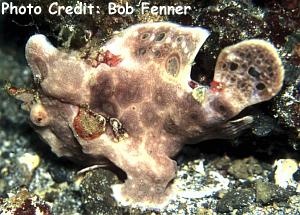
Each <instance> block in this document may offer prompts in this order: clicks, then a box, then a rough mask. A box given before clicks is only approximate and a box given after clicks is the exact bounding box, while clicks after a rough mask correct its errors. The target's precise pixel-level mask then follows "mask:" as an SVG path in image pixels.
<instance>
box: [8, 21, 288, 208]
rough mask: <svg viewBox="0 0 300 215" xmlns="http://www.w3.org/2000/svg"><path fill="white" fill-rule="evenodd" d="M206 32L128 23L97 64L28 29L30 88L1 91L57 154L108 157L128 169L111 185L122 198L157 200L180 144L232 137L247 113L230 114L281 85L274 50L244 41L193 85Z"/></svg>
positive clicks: (82, 159)
mask: <svg viewBox="0 0 300 215" xmlns="http://www.w3.org/2000/svg"><path fill="white" fill-rule="evenodd" d="M208 35H209V33H208V32H207V31H206V30H204V29H202V28H199V27H198V28H189V27H182V26H179V25H175V24H172V23H152V24H140V25H135V26H132V27H130V28H128V29H126V30H124V31H122V32H121V33H120V34H118V35H116V36H115V37H114V38H112V39H111V40H110V41H109V42H108V43H107V44H106V45H105V46H104V47H102V50H103V52H105V51H109V54H108V55H107V53H108V52H106V57H107V56H110V59H109V60H107V59H104V60H103V59H102V61H101V62H102V63H101V62H100V63H97V64H95V65H96V66H95V65H94V66H92V65H89V64H88V63H87V61H84V60H83V59H79V58H78V57H77V55H76V53H68V54H67V53H64V52H61V51H58V50H57V49H56V48H54V47H53V46H52V45H51V44H50V43H49V42H47V40H46V38H45V37H44V36H43V35H35V36H32V37H31V38H30V39H29V41H28V43H27V46H26V58H27V61H28V63H29V66H30V67H31V69H32V72H33V75H34V81H35V83H36V87H37V88H36V89H35V90H21V89H19V90H17V89H14V88H11V87H8V91H9V92H10V94H12V95H14V96H16V97H17V98H18V99H20V100H23V101H24V108H25V109H26V110H28V111H30V112H31V113H30V119H31V121H32V123H33V124H34V127H35V129H36V131H37V132H38V133H39V134H40V135H41V136H42V138H43V139H45V141H46V142H47V143H48V144H49V145H50V146H51V148H52V150H53V151H54V152H55V153H56V154H57V155H58V156H65V157H68V158H70V159H72V160H74V161H76V162H79V163H81V164H84V165H86V166H88V165H92V164H101V163H103V161H105V159H109V160H110V161H111V162H113V163H114V164H115V165H117V166H118V167H120V168H121V169H122V170H123V171H125V172H126V174H127V179H126V181H125V183H124V184H120V185H114V186H113V195H114V197H115V198H116V200H118V201H119V202H121V204H123V205H127V204H129V205H131V206H141V207H162V206H163V205H165V204H166V203H167V202H168V199H169V198H170V197H171V196H172V193H173V191H174V190H175V189H174V188H173V187H172V186H171V182H172V180H173V179H174V178H175V174H176V162H175V161H174V160H172V159H171V158H172V157H174V156H175V155H176V154H177V153H178V152H179V151H180V150H181V148H182V146H183V145H184V144H190V143H197V142H199V141H202V140H205V139H210V138H226V137H228V136H231V135H235V134H236V133H237V132H238V131H240V130H242V129H243V128H245V127H247V125H248V124H249V123H251V121H252V118H251V117H245V118H242V119H240V120H235V121H229V120H230V119H231V118H232V117H234V116H235V115H237V114H238V113H239V112H240V111H241V110H242V109H244V108H245V107H246V106H249V105H252V104H255V103H258V102H261V101H265V100H268V99H270V98H272V97H273V96H274V95H275V94H276V93H277V92H278V91H279V90H280V88H281V85H282V80H283V73H284V72H283V69H282V66H281V61H280V59H279V57H278V55H277V53H276V50H275V48H274V47H273V46H272V45H270V44H269V43H267V42H265V41H261V40H249V41H245V42H241V43H239V44H237V45H235V46H231V47H228V48H226V49H224V50H223V51H222V53H221V54H220V56H219V58H218V61H217V66H216V71H215V77H214V81H213V84H212V86H213V87H211V88H209V87H206V86H199V85H198V84H195V83H194V85H193V88H191V87H190V85H189V82H190V69H191V65H192V63H193V60H194V58H195V55H196V54H197V52H198V50H199V48H200V47H201V45H202V44H203V43H204V41H205V39H206V38H207V37H208ZM106 57H105V58H106ZM107 62H109V63H107Z"/></svg>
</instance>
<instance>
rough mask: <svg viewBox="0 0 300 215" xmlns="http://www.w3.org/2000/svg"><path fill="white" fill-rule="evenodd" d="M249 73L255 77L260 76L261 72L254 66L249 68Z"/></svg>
mask: <svg viewBox="0 0 300 215" xmlns="http://www.w3.org/2000/svg"><path fill="white" fill-rule="evenodd" d="M248 74H249V75H251V76H252V77H254V78H259V76H260V73H259V72H258V71H257V70H256V69H255V68H254V67H252V66H251V67H250V69H249V70H248Z"/></svg>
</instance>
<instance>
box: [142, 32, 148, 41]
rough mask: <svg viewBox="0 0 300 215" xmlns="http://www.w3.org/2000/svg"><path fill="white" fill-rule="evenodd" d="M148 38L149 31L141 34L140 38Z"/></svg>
mask: <svg viewBox="0 0 300 215" xmlns="http://www.w3.org/2000/svg"><path fill="white" fill-rule="evenodd" d="M149 38H150V33H148V32H146V33H143V34H142V35H141V40H146V39H149Z"/></svg>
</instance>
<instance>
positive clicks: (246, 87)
mask: <svg viewBox="0 0 300 215" xmlns="http://www.w3.org/2000/svg"><path fill="white" fill-rule="evenodd" d="M283 78H284V69H283V66H282V63H281V60H280V58H279V55H278V53H277V50H276V49H275V47H274V46H273V45H271V44H270V43H269V42H266V41H264V40H258V39H252V40H247V41H243V42H240V43H238V44H236V45H233V46H230V47H227V48H225V49H223V50H222V52H221V54H220V55H219V57H218V60H217V65H216V68H215V75H214V82H216V83H221V85H222V89H221V91H220V93H222V97H224V98H225V99H228V100H229V101H230V103H231V104H232V105H233V107H234V109H235V110H234V111H235V112H236V114H237V113H238V112H240V111H241V110H242V109H244V108H245V107H246V106H249V105H252V104H256V103H259V102H262V101H266V100H269V99H271V98H272V97H273V96H275V95H276V94H277V93H278V92H279V90H280V89H281V86H282V83H283Z"/></svg>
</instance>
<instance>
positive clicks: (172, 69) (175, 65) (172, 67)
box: [166, 55, 180, 77]
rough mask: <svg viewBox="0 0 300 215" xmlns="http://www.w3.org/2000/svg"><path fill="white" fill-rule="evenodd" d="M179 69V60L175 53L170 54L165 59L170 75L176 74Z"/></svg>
mask: <svg viewBox="0 0 300 215" xmlns="http://www.w3.org/2000/svg"><path fill="white" fill-rule="evenodd" d="M179 69H180V61H179V57H178V56H177V55H171V56H170V57H169V58H168V59H167V63H166V70H167V72H168V73H169V74H170V75H172V76H174V77H175V76H177V74H178V72H179Z"/></svg>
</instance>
